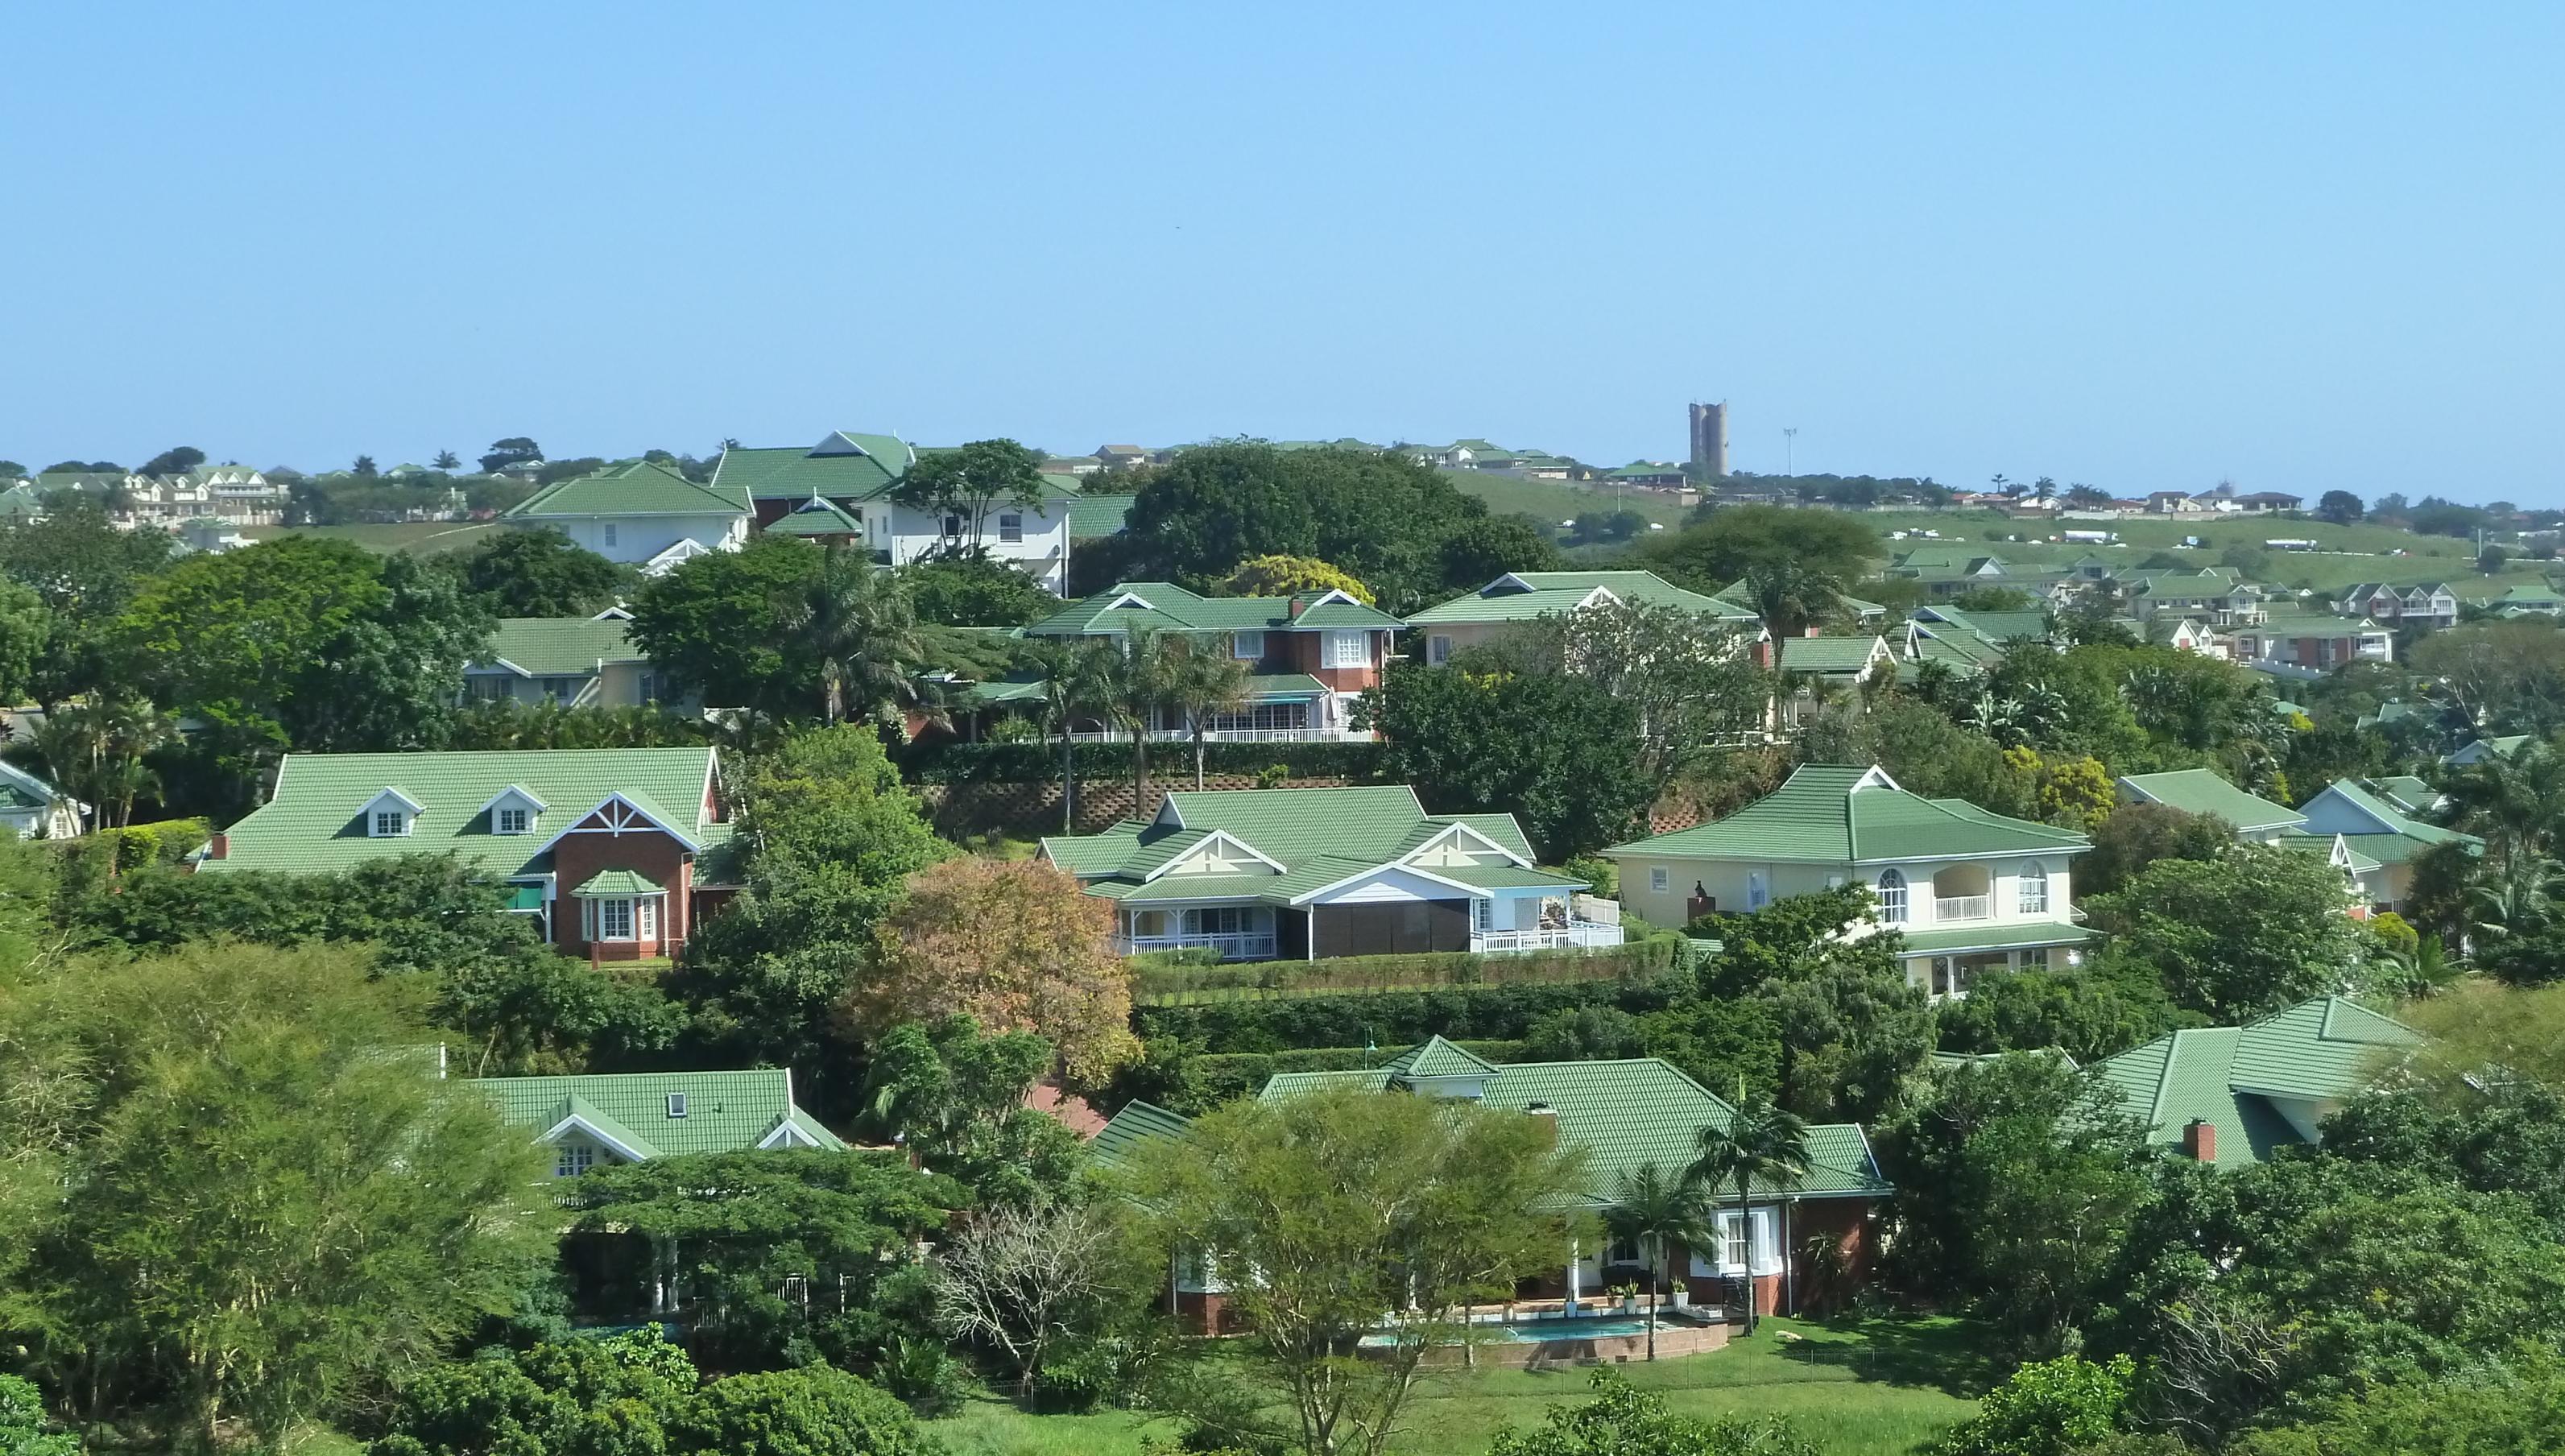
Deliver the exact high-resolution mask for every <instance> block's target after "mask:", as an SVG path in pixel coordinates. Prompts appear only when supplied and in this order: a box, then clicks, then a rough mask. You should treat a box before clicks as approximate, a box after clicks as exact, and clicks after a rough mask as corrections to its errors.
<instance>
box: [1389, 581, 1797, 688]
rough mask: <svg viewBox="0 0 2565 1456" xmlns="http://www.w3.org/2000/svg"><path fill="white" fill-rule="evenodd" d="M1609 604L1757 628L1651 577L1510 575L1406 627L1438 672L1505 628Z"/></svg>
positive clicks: (1737, 609)
mask: <svg viewBox="0 0 2565 1456" xmlns="http://www.w3.org/2000/svg"><path fill="white" fill-rule="evenodd" d="M1611 602H1635V603H1640V604H1643V605H1647V606H1655V607H1680V608H1682V609H1683V610H1686V611H1691V612H1696V613H1699V614H1700V615H1702V616H1705V617H1708V618H1710V619H1711V620H1713V621H1717V622H1720V623H1723V624H1725V625H1730V626H1735V627H1738V628H1741V629H1743V630H1745V631H1747V632H1749V633H1752V632H1755V631H1757V630H1758V629H1759V627H1760V624H1761V623H1760V620H1759V619H1758V618H1757V617H1756V616H1755V614H1754V609H1753V608H1752V607H1741V606H1739V605H1738V604H1736V603H1734V602H1729V601H1723V600H1721V599H1720V598H1717V597H1705V596H1703V595H1701V594H1700V593H1698V592H1687V591H1685V590H1684V589H1683V588H1681V587H1677V586H1675V585H1673V584H1672V583H1670V582H1667V581H1666V580H1665V579H1664V578H1662V577H1659V576H1658V575H1657V574H1656V573H1654V572H1635V571H1619V572H1508V573H1507V574H1506V575H1504V576H1502V577H1499V578H1497V579H1496V580H1495V581H1493V582H1490V583H1489V584H1488V585H1486V586H1484V587H1481V588H1480V589H1479V590H1478V591H1476V592H1473V593H1471V594H1470V595H1469V596H1467V597H1456V598H1454V599H1452V600H1451V601H1449V602H1445V603H1441V604H1439V605H1437V606H1434V607H1427V608H1425V609H1424V610H1423V611H1419V612H1417V613H1415V614H1414V615H1412V616H1410V617H1408V619H1407V624H1408V625H1409V626H1410V627H1413V628H1415V629H1417V630H1418V631H1420V632H1422V633H1423V634H1424V636H1425V661H1426V662H1427V663H1428V664H1429V665H1432V666H1436V667H1440V666H1442V665H1443V664H1444V663H1446V662H1449V661H1451V660H1452V654H1453V653H1455V652H1458V651H1461V650H1462V649H1464V648H1467V647H1477V646H1484V645H1486V644H1487V643H1488V642H1490V641H1493V640H1494V639H1496V638H1497V637H1498V636H1499V635H1501V634H1502V633H1504V632H1505V631H1506V630H1507V629H1508V628H1510V627H1513V626H1516V625H1518V624H1520V623H1522V622H1527V621H1534V620H1537V619H1539V618H1541V617H1544V616H1565V615H1567V614H1568V613H1569V612H1572V611H1578V610H1581V609H1583V608H1585V607H1593V606H1597V605H1600V604H1604V603H1611Z"/></svg>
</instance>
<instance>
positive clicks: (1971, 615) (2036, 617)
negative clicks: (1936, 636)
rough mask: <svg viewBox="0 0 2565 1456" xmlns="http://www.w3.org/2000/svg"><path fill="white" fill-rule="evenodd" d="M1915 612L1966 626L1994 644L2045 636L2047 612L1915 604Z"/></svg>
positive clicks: (2043, 638) (1955, 624)
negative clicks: (1918, 605) (1967, 608)
mask: <svg viewBox="0 0 2565 1456" xmlns="http://www.w3.org/2000/svg"><path fill="white" fill-rule="evenodd" d="M1915 614H1916V615H1917V616H1920V617H1924V618H1926V619H1928V620H1940V621H1945V622H1948V623H1950V624H1951V625H1953V626H1958V627H1965V628H1967V629H1968V630H1969V631H1971V632H1974V633H1976V634H1977V635H1978V636H1979V637H1981V638H1983V639H1984V640H1985V641H1988V642H1991V643H1993V644H1995V645H1997V646H2001V645H2002V644H2004V643H2006V642H2010V641H2015V640H2018V639H2022V638H2029V639H2031V640H2035V641H2045V640H2047V638H2048V613H2046V612H2044V611H1963V610H1961V609H1960V608H1959V607H1918V608H1917V609H1916V613H1915Z"/></svg>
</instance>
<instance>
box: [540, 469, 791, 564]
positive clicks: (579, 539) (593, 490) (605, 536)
mask: <svg viewBox="0 0 2565 1456" xmlns="http://www.w3.org/2000/svg"><path fill="white" fill-rule="evenodd" d="M501 519H503V520H505V521H506V522H507V523H508V524H510V525H512V526H536V527H550V528H552V529H553V530H556V531H559V532H561V533H562V534H563V535H565V536H568V537H569V538H570V539H571V540H572V541H573V542H576V543H577V544H579V545H581V546H583V547H585V548H587V549H588V550H589V551H592V552H595V553H596V554H597V555H598V556H601V557H603V558H605V559H606V560H607V561H617V562H624V563H627V564H630V565H633V566H637V567H639V568H640V569H641V570H642V572H643V573H644V574H645V575H649V576H654V577H655V576H660V575H663V574H665V573H667V572H669V571H673V570H674V569H676V568H677V567H678V566H679V565H681V564H683V563H685V562H688V561H692V560H693V559H694V558H696V557H699V556H701V555H703V554H704V553H706V552H708V551H737V550H739V548H740V547H741V546H742V545H743V544H745V543H746V542H747V540H748V521H749V505H748V497H747V496H745V495H743V494H741V493H739V492H737V491H735V490H729V489H725V488H724V487H722V486H721V485H720V484H719V483H718V482H716V483H714V484H711V485H697V484H696V483H694V482H693V481H691V480H688V479H687V478H686V477H685V476H683V475H681V474H679V473H678V472H676V471H674V470H672V469H669V468H668V467H667V466H665V465H659V464H654V463H652V462H651V461H648V460H627V461H625V462H624V463H622V464H620V465H608V466H606V467H604V468H603V469H601V470H596V471H591V472H590V473H588V474H586V475H579V476H573V477H572V478H570V479H568V480H556V481H554V482H553V483H552V484H550V485H547V486H544V487H542V488H540V489H538V490H537V491H536V492H535V493H534V494H533V495H530V496H528V497H526V498H525V499H524V500H522V501H519V502H518V503H517V504H516V505H513V506H511V507H509V508H508V510H507V512H506V514H505V515H504V516H503V517H502V518H501Z"/></svg>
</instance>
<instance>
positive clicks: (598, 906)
mask: <svg viewBox="0 0 2565 1456" xmlns="http://www.w3.org/2000/svg"><path fill="white" fill-rule="evenodd" d="M581 903H583V904H584V905H585V906H586V907H587V910H586V914H585V915H584V916H583V918H584V919H585V920H586V922H587V923H586V924H585V925H584V926H583V927H582V928H583V929H585V930H586V932H587V938H588V939H590V940H604V941H620V940H630V939H632V938H633V936H632V898H631V896H629V895H617V896H614V897H612V898H603V899H591V900H583V901H582V902H581ZM617 919H620V920H621V921H622V929H623V933H622V934H620V935H617V934H615V933H614V930H615V921H616V920H617Z"/></svg>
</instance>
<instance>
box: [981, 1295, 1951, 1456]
mask: <svg viewBox="0 0 2565 1456" xmlns="http://www.w3.org/2000/svg"><path fill="white" fill-rule="evenodd" d="M1980 1344H1981V1340H1980V1335H1979V1333H1978V1331H1977V1330H1976V1329H1975V1328H1973V1327H1971V1326H1969V1325H1966V1324H1964V1323H1962V1322H1960V1321H1957V1320H1874V1321H1865V1322H1847V1323H1842V1324H1836V1325H1818V1324H1812V1323H1809V1322H1805V1321H1797V1320H1769V1321H1766V1322H1764V1324H1763V1327H1762V1329H1761V1330H1759V1331H1757V1332H1756V1334H1755V1336H1754V1338H1753V1339H1751V1340H1744V1339H1740V1340H1738V1341H1736V1342H1733V1343H1731V1344H1730V1345H1729V1346H1728V1347H1727V1348H1726V1349H1722V1350H1716V1351H1713V1352H1712V1353H1709V1354H1704V1355H1694V1356H1691V1357H1688V1358H1684V1359H1673V1360H1660V1361H1658V1362H1657V1363H1656V1364H1653V1365H1650V1364H1647V1363H1644V1362H1634V1363H1631V1364H1626V1365H1622V1366H1620V1367H1619V1368H1620V1370H1621V1372H1622V1373H1623V1374H1625V1375H1627V1376H1628V1377H1629V1379H1630V1381H1631V1382H1632V1383H1633V1384H1636V1385H1639V1386H1642V1387H1643V1388H1646V1389H1650V1390H1656V1391H1660V1392H1662V1393H1663V1394H1664V1395H1665V1396H1666V1399H1667V1401H1668V1403H1669V1404H1671V1405H1672V1406H1673V1407H1674V1408H1675V1409H1677V1410H1682V1411H1687V1412H1691V1413H1694V1414H1699V1415H1718V1414H1723V1413H1729V1412H1739V1413H1746V1414H1764V1413H1771V1414H1778V1415H1783V1416H1787V1417H1789V1418H1790V1420H1791V1421H1792V1422H1793V1423H1794V1424H1795V1425H1797V1426H1798V1427H1799V1429H1800V1430H1801V1431H1802V1432H1804V1433H1805V1434H1806V1435H1807V1436H1808V1437H1809V1438H1810V1439H1812V1440H1814V1441H1815V1442H1816V1443H1817V1446H1818V1449H1819V1450H1822V1451H1826V1452H1829V1453H1837V1456H1890V1453H1897V1452H1908V1451H1914V1450H1916V1449H1918V1448H1920V1447H1921V1446H1922V1445H1923V1444H1924V1443H1925V1442H1926V1441H1928V1440H1930V1439H1932V1438H1933V1436H1935V1435H1936V1434H1937V1433H1939V1432H1940V1431H1941V1430H1942V1429H1943V1428H1944V1427H1945V1426H1948V1425H1950V1424H1951V1423H1952V1422H1954V1421H1957V1420H1960V1419H1961V1418H1963V1417H1965V1416H1966V1415H1967V1414H1968V1413H1969V1410H1970V1409H1971V1405H1972V1401H1971V1399H1970V1392H1973V1391H1976V1390H1979V1389H1982V1388H1983V1386H1984V1385H1985V1384H1986V1383H1987V1382H1988V1381H1989V1380H1990V1379H1991V1378H1992V1375H1993V1373H1994V1372H1993V1371H1992V1369H1990V1368H1989V1366H1988V1364H1987V1362H1986V1360H1985V1358H1984V1357H1983V1356H1982V1354H1981V1353H1980V1352H1979V1351H1980ZM1587 1379H1588V1372H1587V1371H1585V1370H1582V1369H1565V1370H1555V1371H1549V1372H1545V1373H1540V1374H1533V1373H1528V1372H1525V1371H1521V1370H1488V1371H1480V1372H1471V1373H1457V1374H1453V1375H1448V1376H1440V1377H1436V1378H1434V1379H1433V1380H1431V1381H1430V1382H1429V1383H1428V1384H1427V1385H1426V1386H1424V1387H1423V1388H1422V1389H1421V1390H1420V1391H1419V1393H1418V1395H1417V1396H1416V1398H1415V1400H1414V1402H1413V1403H1412V1404H1411V1405H1410V1406H1409V1409H1408V1414H1407V1417H1406V1425H1407V1427H1408V1429H1409V1434H1408V1435H1407V1436H1406V1437H1405V1438H1403V1439H1402V1440H1400V1441H1398V1442H1395V1443H1393V1445H1392V1447H1391V1449H1392V1450H1393V1451H1395V1452H1397V1453H1399V1456H1481V1453H1483V1452H1485V1451H1486V1450H1487V1449H1488V1442H1489V1441H1490V1439H1492V1438H1493V1437H1494V1436H1495V1434H1496V1433H1497V1432H1498V1431H1499V1430H1501V1429H1503V1428H1504V1427H1506V1426H1508V1425H1530V1424H1532V1423H1534V1422H1537V1421H1538V1420H1539V1419H1540V1416H1541V1412H1542V1411H1543V1410H1544V1409H1546V1408H1547V1407H1548V1406H1549V1405H1550V1404H1551V1403H1552V1402H1555V1401H1560V1400H1572V1399H1578V1398H1581V1397H1582V1396H1583V1395H1584V1393H1585V1389H1586V1381H1587ZM933 1428H934V1430H935V1432H936V1434H938V1435H939V1436H941V1437H943V1438H944V1440H945V1441H946V1442H947V1443H948V1444H949V1445H950V1446H951V1447H952V1449H953V1451H954V1453H955V1456H1051V1453H1059V1456H1067V1453H1070V1452H1077V1453H1089V1452H1091V1453H1094V1456H1140V1452H1141V1450H1142V1443H1143V1441H1144V1440H1145V1439H1146V1438H1148V1437H1152V1436H1154V1437H1157V1438H1159V1439H1161V1440H1163V1439H1165V1438H1166V1437H1168V1436H1170V1435H1171V1434H1172V1430H1171V1428H1170V1427H1169V1426H1168V1425H1167V1424H1166V1423H1164V1422H1159V1423H1149V1422H1144V1421H1142V1420H1140V1419H1138V1418H1136V1417H1134V1416H1131V1415H1127V1414H1118V1413H1117V1414H1104V1415H1088V1416H1032V1415H1026V1414H1024V1413H1023V1412H1021V1411H1018V1410H1016V1409H1015V1408H1014V1407H1013V1406H1010V1405H1007V1404H1005V1403H1003V1402H1001V1401H998V1400H994V1399H990V1400H980V1401H974V1402H973V1403H972V1404H971V1405H970V1406H969V1407H968V1408H967V1409H965V1410H964V1411H963V1412H962V1414H960V1415H958V1416H955V1417H953V1418H951V1419H948V1420H942V1421H938V1422H935V1423H934V1427H933Z"/></svg>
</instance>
